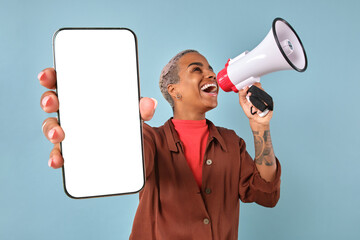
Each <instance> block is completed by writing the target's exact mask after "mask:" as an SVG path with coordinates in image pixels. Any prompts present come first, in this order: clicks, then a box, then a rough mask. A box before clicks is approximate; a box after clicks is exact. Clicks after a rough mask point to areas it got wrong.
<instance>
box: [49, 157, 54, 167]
mask: <svg viewBox="0 0 360 240" xmlns="http://www.w3.org/2000/svg"><path fill="white" fill-rule="evenodd" d="M48 165H49V167H52V166H53V159H52V158H50V159H49V162H48Z"/></svg>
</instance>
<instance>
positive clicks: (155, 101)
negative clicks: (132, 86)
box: [151, 98, 158, 109]
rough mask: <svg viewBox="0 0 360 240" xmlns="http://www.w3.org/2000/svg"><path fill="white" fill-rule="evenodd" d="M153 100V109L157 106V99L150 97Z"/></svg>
mask: <svg viewBox="0 0 360 240" xmlns="http://www.w3.org/2000/svg"><path fill="white" fill-rule="evenodd" d="M151 99H152V100H153V101H154V103H155V105H154V109H155V108H156V107H157V105H158V101H157V100H156V99H155V98H151Z"/></svg>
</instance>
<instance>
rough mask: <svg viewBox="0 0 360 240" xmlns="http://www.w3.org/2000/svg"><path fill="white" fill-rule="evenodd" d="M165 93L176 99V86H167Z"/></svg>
mask: <svg viewBox="0 0 360 240" xmlns="http://www.w3.org/2000/svg"><path fill="white" fill-rule="evenodd" d="M167 91H168V93H169V94H170V96H171V97H172V98H173V99H175V98H176V94H177V93H178V91H177V86H176V84H169V85H168V86H167Z"/></svg>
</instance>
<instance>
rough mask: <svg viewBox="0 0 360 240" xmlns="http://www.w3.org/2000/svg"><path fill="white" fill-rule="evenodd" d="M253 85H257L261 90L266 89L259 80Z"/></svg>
mask: <svg viewBox="0 0 360 240" xmlns="http://www.w3.org/2000/svg"><path fill="white" fill-rule="evenodd" d="M253 85H254V86H256V87H258V88H260V89H261V90H264V89H263V88H262V86H261V83H259V82H256V83H254V84H253Z"/></svg>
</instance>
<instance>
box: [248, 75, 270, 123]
mask: <svg viewBox="0 0 360 240" xmlns="http://www.w3.org/2000/svg"><path fill="white" fill-rule="evenodd" d="M258 80H259V81H260V78H258ZM251 86H252V85H250V86H249V88H251ZM244 88H245V87H244ZM246 99H247V100H248V102H249V103H251V104H253V103H252V102H251V101H250V97H249V96H247V95H246ZM250 112H251V114H252V115H254V114H257V115H259V117H265V116H266V115H267V114H268V113H269V109H265V110H264V111H263V112H262V111H260V110H259V109H258V110H257V111H256V112H253V110H252V106H251V110H250Z"/></svg>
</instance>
